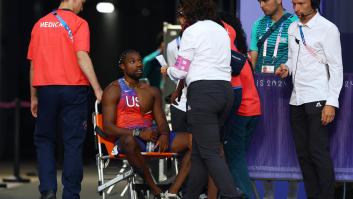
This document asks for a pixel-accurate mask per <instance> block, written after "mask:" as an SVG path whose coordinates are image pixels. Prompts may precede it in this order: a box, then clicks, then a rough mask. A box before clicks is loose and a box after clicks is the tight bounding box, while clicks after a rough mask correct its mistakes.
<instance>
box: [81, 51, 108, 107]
mask: <svg viewBox="0 0 353 199" xmlns="http://www.w3.org/2000/svg"><path fill="white" fill-rule="evenodd" d="M76 56H77V59H78V63H79V65H80V68H81V70H82V72H83V73H84V74H85V76H86V77H87V79H88V81H89V83H90V84H91V86H92V88H93V91H94V95H95V96H96V98H97V100H99V101H101V99H102V94H103V91H102V88H101V86H100V85H99V83H98V80H97V76H96V73H95V72H94V69H93V64H92V61H91V58H90V57H89V55H88V53H87V52H85V51H78V52H77V53H76Z"/></svg>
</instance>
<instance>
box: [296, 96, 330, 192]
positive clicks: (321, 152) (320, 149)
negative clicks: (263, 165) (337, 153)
mask: <svg viewBox="0 0 353 199" xmlns="http://www.w3.org/2000/svg"><path fill="white" fill-rule="evenodd" d="M324 105H325V101H321V102H312V103H307V104H303V105H300V106H290V116H291V126H292V129H293V138H294V143H295V147H296V152H297V157H298V161H299V164H300V167H301V170H302V174H303V180H304V186H305V191H306V194H307V196H308V198H313V199H314V198H315V199H316V198H317V199H333V198H334V190H335V176H334V170H333V163H332V160H331V156H330V151H329V132H328V127H327V126H323V125H322V123H321V112H322V109H323V107H324Z"/></svg>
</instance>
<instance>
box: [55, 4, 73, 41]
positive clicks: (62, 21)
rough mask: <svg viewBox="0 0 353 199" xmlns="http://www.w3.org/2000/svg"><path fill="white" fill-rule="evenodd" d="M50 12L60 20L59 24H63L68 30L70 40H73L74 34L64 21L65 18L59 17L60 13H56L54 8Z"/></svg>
mask: <svg viewBox="0 0 353 199" xmlns="http://www.w3.org/2000/svg"><path fill="white" fill-rule="evenodd" d="M51 13H52V14H53V15H54V16H55V17H56V18H57V19H58V20H59V21H60V23H61V25H63V27H64V28H65V30H66V31H67V32H68V34H69V38H70V40H71V41H72V42H74V36H73V34H72V31H71V29H70V27H69V26H68V25H67V23H66V22H65V20H64V19H63V18H61V17H60V15H58V12H57V11H56V10H54V11H53V12H51Z"/></svg>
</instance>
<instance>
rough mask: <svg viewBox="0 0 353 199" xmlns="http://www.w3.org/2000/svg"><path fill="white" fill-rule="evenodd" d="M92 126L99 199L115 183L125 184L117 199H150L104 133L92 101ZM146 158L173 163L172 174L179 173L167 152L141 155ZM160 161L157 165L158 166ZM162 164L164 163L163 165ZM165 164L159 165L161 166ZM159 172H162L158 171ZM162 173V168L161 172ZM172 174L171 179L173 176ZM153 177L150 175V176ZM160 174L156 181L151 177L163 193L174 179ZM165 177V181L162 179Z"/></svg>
mask: <svg viewBox="0 0 353 199" xmlns="http://www.w3.org/2000/svg"><path fill="white" fill-rule="evenodd" d="M92 120H93V127H94V136H95V146H96V149H97V154H96V165H97V171H98V188H97V192H98V193H99V194H100V196H101V198H102V199H105V198H108V197H109V195H110V194H111V193H112V190H113V189H114V187H115V186H116V185H117V184H118V183H125V187H124V188H123V190H122V191H121V192H120V197H121V198H122V197H124V196H125V195H126V194H127V193H128V194H127V196H128V198H129V199H143V198H153V196H152V194H151V193H150V191H149V189H148V186H147V184H146V183H145V182H144V181H143V179H142V177H140V176H139V175H138V174H137V173H136V172H134V169H133V168H132V167H131V166H130V165H129V163H128V161H127V159H126V156H125V155H124V154H120V153H117V149H116V147H115V140H114V139H112V138H110V137H109V136H108V135H107V134H105V133H104V129H103V117H102V114H101V113H100V112H99V102H98V101H96V102H95V112H94V113H93V117H92ZM141 154H142V155H143V156H144V157H145V158H147V159H152V160H153V159H159V160H167V159H168V160H169V162H171V163H172V164H173V167H174V169H175V170H174V171H172V173H174V174H175V175H176V174H177V173H178V166H177V164H178V163H177V158H176V157H177V155H178V154H176V153H170V152H163V153H160V152H141ZM161 162H162V161H160V162H159V163H161ZM162 163H163V162H162ZM163 165H164V164H159V167H161V166H162V167H163ZM159 170H161V169H159ZM162 170H163V169H162ZM175 175H174V176H175ZM152 176H153V175H152ZM161 176H162V175H159V177H158V179H157V180H156V178H154V181H155V183H156V184H157V185H158V186H159V187H160V188H161V189H162V190H163V191H165V190H167V189H168V187H169V186H170V185H171V184H172V181H173V177H171V178H170V179H165V177H164V176H162V177H161ZM163 178H164V179H163Z"/></svg>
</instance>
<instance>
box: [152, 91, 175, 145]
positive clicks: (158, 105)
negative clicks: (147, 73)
mask: <svg viewBox="0 0 353 199" xmlns="http://www.w3.org/2000/svg"><path fill="white" fill-rule="evenodd" d="M151 91H152V94H153V99H154V102H153V110H152V112H153V117H154V120H155V121H156V123H157V126H158V131H159V134H160V137H159V139H158V142H157V145H158V146H159V150H160V151H165V150H167V149H168V144H169V132H170V130H169V126H168V122H167V118H166V116H165V114H164V111H163V109H162V97H161V93H160V91H159V90H158V89H156V88H153V87H151Z"/></svg>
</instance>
